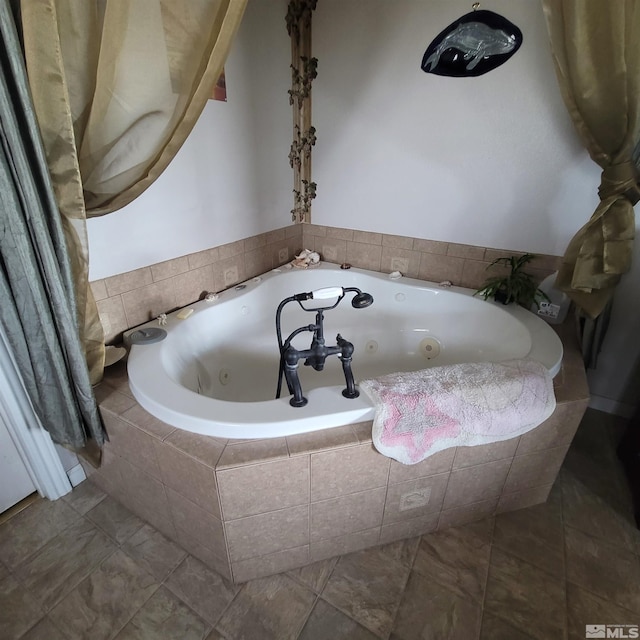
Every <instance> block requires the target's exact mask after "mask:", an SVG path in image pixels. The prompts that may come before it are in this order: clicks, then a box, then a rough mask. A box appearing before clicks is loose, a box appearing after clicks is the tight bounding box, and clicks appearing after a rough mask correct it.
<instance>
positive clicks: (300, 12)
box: [286, 0, 318, 222]
mask: <svg viewBox="0 0 640 640" xmlns="http://www.w3.org/2000/svg"><path fill="white" fill-rule="evenodd" d="M316 4H317V0H290V2H289V6H288V7H287V16H286V22H287V31H288V33H289V37H290V38H291V89H290V90H289V104H290V105H291V106H292V107H293V142H292V143H291V150H290V152H289V164H290V165H291V168H292V169H293V209H292V210H291V219H292V220H293V222H311V201H312V200H313V199H314V198H315V197H316V183H315V182H312V180H311V148H312V147H313V145H315V143H316V130H315V128H314V127H313V126H312V125H311V83H312V82H313V80H314V79H315V78H316V76H317V75H318V73H317V67H318V59H317V58H313V57H312V56H311V16H312V12H313V11H314V9H315V8H316Z"/></svg>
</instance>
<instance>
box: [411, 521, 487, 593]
mask: <svg viewBox="0 0 640 640" xmlns="http://www.w3.org/2000/svg"><path fill="white" fill-rule="evenodd" d="M492 528H493V521H492V520H491V519H488V520H481V521H480V522H474V523H473V524H469V525H465V526H463V527H457V528H454V529H447V530H446V531H440V532H437V533H431V534H428V535H424V536H422V539H421V540H420V546H419V547H418V552H417V554H416V559H415V562H414V565H413V570H414V571H415V572H416V573H419V574H420V575H422V576H424V577H426V578H429V579H430V580H435V581H436V582H438V583H439V584H440V585H442V586H444V587H447V589H449V590H450V591H451V592H453V593H455V594H456V595H458V596H460V597H461V598H472V599H473V600H475V601H477V602H482V599H483V597H484V590H485V585H486V582H487V573H488V571H489V558H490V554H491V531H492Z"/></svg>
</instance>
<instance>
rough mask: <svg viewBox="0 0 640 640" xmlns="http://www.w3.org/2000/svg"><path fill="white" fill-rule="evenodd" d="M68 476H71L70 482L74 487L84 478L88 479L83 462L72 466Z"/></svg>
mask: <svg viewBox="0 0 640 640" xmlns="http://www.w3.org/2000/svg"><path fill="white" fill-rule="evenodd" d="M67 476H68V477H69V482H70V483H71V486H72V487H77V486H78V485H79V484H80V483H81V482H82V481H83V480H86V479H87V474H86V473H85V472H84V469H83V468H82V465H81V464H77V465H75V466H74V467H71V469H69V471H67Z"/></svg>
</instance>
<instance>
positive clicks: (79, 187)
mask: <svg viewBox="0 0 640 640" xmlns="http://www.w3.org/2000/svg"><path fill="white" fill-rule="evenodd" d="M246 2H247V0H126V1H125V0H115V1H114V0H110V1H106V0H22V2H21V10H22V27H23V37H24V47H25V57H26V61H27V70H28V74H29V83H30V85H31V90H32V94H33V102H34V106H35V110H36V115H37V119H38V122H39V125H40V129H41V132H42V137H43V141H44V146H45V149H46V153H47V162H48V164H49V170H50V173H51V177H52V180H53V185H54V190H55V193H56V199H57V202H58V206H59V209H60V214H61V216H62V219H63V225H64V230H65V237H66V240H67V244H68V249H69V253H70V254H71V259H72V264H73V270H74V280H75V286H76V292H77V302H78V315H79V317H80V326H81V327H82V326H84V327H85V333H84V336H82V338H83V340H84V344H85V350H86V353H87V362H88V364H89V370H90V373H91V379H92V382H94V383H95V382H98V381H99V380H100V378H101V377H102V370H103V364H104V337H103V332H102V327H101V325H100V320H99V317H98V313H97V310H96V305H95V302H94V301H93V298H92V296H91V292H90V290H89V287H88V249H87V235H86V224H85V220H86V217H91V216H100V215H104V214H106V213H109V212H111V211H115V210H116V209H120V208H122V207H123V206H125V205H126V204H128V203H130V202H131V201H132V200H134V199H135V198H136V197H137V196H139V195H140V194H141V193H142V192H143V191H144V190H145V189H146V188H147V187H149V185H150V184H151V183H153V181H154V180H155V179H156V178H157V177H158V176H159V175H160V174H161V173H162V171H164V169H165V168H166V167H167V165H168V164H169V162H170V161H171V160H172V158H173V157H174V156H175V154H176V152H177V151H178V149H179V148H180V147H181V146H182V144H183V143H184V141H185V139H186V137H187V135H188V134H189V133H190V131H191V130H192V128H193V126H194V124H195V122H196V120H197V118H198V117H199V115H200V113H201V112H202V109H203V108H204V105H205V104H206V101H207V99H208V98H209V96H210V95H211V92H212V89H213V86H214V85H215V83H216V80H217V79H218V76H219V75H220V73H221V71H222V67H223V64H224V61H225V58H226V56H227V54H228V52H229V48H230V46H231V42H232V40H233V37H234V35H235V33H236V31H237V28H238V26H239V24H240V21H241V18H242V14H243V13H244V9H245V6H246ZM176 224H179V221H177V222H176ZM123 233H126V229H123ZM141 242H144V239H141Z"/></svg>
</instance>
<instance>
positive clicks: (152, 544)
mask: <svg viewBox="0 0 640 640" xmlns="http://www.w3.org/2000/svg"><path fill="white" fill-rule="evenodd" d="M122 550H123V551H124V552H125V553H126V554H127V555H129V556H130V557H131V558H133V559H134V560H135V561H136V562H137V563H138V564H139V565H140V566H141V567H142V568H143V569H145V570H146V571H148V572H149V573H150V574H151V575H153V576H155V578H156V579H157V580H164V579H165V578H166V577H167V576H168V575H169V574H170V573H171V572H172V571H173V570H174V569H175V568H176V567H177V566H178V565H179V564H180V562H182V560H183V559H184V558H185V556H186V555H187V552H186V551H184V550H183V549H181V548H180V547H179V546H178V545H177V544H175V543H174V542H172V541H171V540H169V539H168V538H165V536H163V535H162V534H161V533H160V532H159V531H157V530H156V529H154V528H153V527H152V526H151V525H149V524H145V525H144V526H142V527H141V528H140V529H138V531H136V532H135V533H134V534H133V535H132V536H131V537H130V538H129V539H128V540H127V541H126V542H125V543H124V544H123V545H122Z"/></svg>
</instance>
